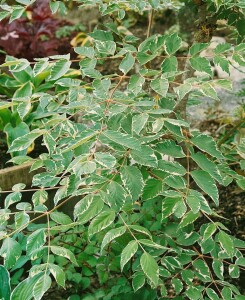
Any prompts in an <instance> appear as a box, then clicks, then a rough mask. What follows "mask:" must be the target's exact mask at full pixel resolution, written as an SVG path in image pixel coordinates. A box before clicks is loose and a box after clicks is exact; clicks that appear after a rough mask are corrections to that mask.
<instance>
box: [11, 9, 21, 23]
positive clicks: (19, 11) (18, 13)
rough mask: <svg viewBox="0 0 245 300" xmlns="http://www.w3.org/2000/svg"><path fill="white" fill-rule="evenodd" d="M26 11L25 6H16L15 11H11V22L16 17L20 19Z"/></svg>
mask: <svg viewBox="0 0 245 300" xmlns="http://www.w3.org/2000/svg"><path fill="white" fill-rule="evenodd" d="M24 12H25V8H24V7H20V6H18V7H16V8H15V7H13V11H12V13H11V17H10V19H9V23H11V22H13V21H14V20H16V19H19V18H20V17H21V16H22V15H23V13H24Z"/></svg>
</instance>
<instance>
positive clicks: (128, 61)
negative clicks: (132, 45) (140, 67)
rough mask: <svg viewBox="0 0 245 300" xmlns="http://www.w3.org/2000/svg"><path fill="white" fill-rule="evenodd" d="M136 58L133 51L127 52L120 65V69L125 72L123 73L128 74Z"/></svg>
mask: <svg viewBox="0 0 245 300" xmlns="http://www.w3.org/2000/svg"><path fill="white" fill-rule="evenodd" d="M134 63H135V58H134V57H133V55H132V54H131V53H127V54H126V56H125V57H124V58H123V60H122V61H121V63H120V65H119V70H121V71H122V72H123V74H127V73H128V72H129V71H130V70H131V69H132V68H133V66H134Z"/></svg>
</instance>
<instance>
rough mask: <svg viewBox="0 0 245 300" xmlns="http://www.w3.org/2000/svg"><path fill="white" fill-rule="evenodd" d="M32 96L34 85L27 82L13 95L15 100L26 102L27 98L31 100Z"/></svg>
mask: <svg viewBox="0 0 245 300" xmlns="http://www.w3.org/2000/svg"><path fill="white" fill-rule="evenodd" d="M31 95H32V84H31V82H26V83H25V84H23V85H22V86H21V87H20V88H19V89H18V90H16V91H15V93H14V95H13V99H14V100H18V101H20V100H25V99H26V98H30V97H31Z"/></svg>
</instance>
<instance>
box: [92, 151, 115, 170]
mask: <svg viewBox="0 0 245 300" xmlns="http://www.w3.org/2000/svg"><path fill="white" fill-rule="evenodd" d="M94 158H95V160H96V161H97V162H98V163H99V164H100V165H102V166H103V167H105V168H107V169H112V168H113V167H114V166H115V164H116V162H117V161H116V158H115V157H114V156H112V155H111V154H110V153H103V152H96V153H95V154H94Z"/></svg>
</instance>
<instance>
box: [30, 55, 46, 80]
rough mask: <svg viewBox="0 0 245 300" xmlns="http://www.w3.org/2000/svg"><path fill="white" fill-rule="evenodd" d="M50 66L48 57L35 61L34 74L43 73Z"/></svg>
mask: <svg viewBox="0 0 245 300" xmlns="http://www.w3.org/2000/svg"><path fill="white" fill-rule="evenodd" d="M48 66H49V62H48V58H42V59H40V60H39V61H38V62H36V63H35V65H34V67H33V75H34V76H35V77H36V76H37V75H39V74H40V73H42V72H43V71H44V70H45V69H47V68H48Z"/></svg>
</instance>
